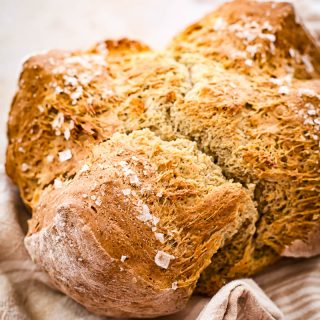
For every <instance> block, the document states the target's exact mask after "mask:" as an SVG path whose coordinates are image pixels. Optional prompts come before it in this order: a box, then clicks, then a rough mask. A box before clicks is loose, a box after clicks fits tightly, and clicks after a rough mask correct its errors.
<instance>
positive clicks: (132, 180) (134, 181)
mask: <svg viewBox="0 0 320 320" xmlns="http://www.w3.org/2000/svg"><path fill="white" fill-rule="evenodd" d="M130 184H132V185H136V186H139V185H140V180H139V178H138V177H137V176H136V175H134V176H131V177H130Z"/></svg>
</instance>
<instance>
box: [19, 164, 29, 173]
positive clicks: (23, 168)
mask: <svg viewBox="0 0 320 320" xmlns="http://www.w3.org/2000/svg"><path fill="white" fill-rule="evenodd" d="M29 168H30V167H29V165H28V164H26V163H23V164H22V165H21V171H22V172H26V171H28V170H29Z"/></svg>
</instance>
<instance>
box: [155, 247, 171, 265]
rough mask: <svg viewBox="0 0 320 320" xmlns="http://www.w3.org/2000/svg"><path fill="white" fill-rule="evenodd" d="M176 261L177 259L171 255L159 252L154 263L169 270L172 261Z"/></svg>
mask: <svg viewBox="0 0 320 320" xmlns="http://www.w3.org/2000/svg"><path fill="white" fill-rule="evenodd" d="M173 259H175V257H174V256H173V255H171V254H169V253H166V252H164V251H157V254H156V256H155V258H154V262H155V263H156V265H157V266H159V267H160V268H163V269H168V267H169V264H170V260H173Z"/></svg>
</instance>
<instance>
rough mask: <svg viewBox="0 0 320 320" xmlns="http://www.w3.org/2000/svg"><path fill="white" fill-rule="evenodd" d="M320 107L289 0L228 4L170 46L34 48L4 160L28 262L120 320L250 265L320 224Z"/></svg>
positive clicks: (173, 305)
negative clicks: (23, 224) (14, 188)
mask: <svg viewBox="0 0 320 320" xmlns="http://www.w3.org/2000/svg"><path fill="white" fill-rule="evenodd" d="M319 101H320V50H319V47H318V45H317V44H316V43H315V41H314V40H313V39H312V38H311V37H310V35H309V34H308V32H307V31H306V30H305V29H304V27H303V26H302V25H301V24H300V23H299V21H297V19H296V16H295V14H294V10H293V8H292V6H291V5H290V4H287V3H272V2H261V1H259V2H256V1H250V0H247V1H234V2H231V3H227V4H224V5H223V6H221V7H220V8H219V9H218V10H217V11H215V12H213V13H211V14H209V15H208V16H206V17H205V18H203V19H201V20H200V21H199V22H197V23H195V24H193V25H192V26H190V27H188V28H187V29H186V30H184V31H182V32H181V33H180V34H179V35H178V36H177V37H175V38H174V39H173V41H172V42H171V44H170V45H169V46H168V48H167V49H166V50H165V51H163V52H155V51H153V50H151V49H150V48H149V47H147V46H146V45H144V44H141V43H140V42H137V41H132V40H128V39H122V40H118V41H111V40H107V41H103V42H101V43H98V44H97V45H95V46H94V47H92V48H91V49H90V50H87V51H74V52H63V51H50V52H48V53H47V54H41V55H36V56H33V57H31V58H30V59H28V60H27V61H26V62H25V64H24V66H23V70H22V73H21V76H20V80H19V90H18V92H17V94H16V96H15V98H14V100H13V103H12V107H11V111H10V116H9V121H8V136H9V144H8V148H7V162H6V169H7V173H8V175H9V176H10V177H11V179H12V180H13V181H14V183H16V184H17V185H18V187H19V190H20V193H21V196H22V199H23V201H24V202H25V203H26V205H27V206H28V207H29V208H30V210H31V211H32V219H31V220H30V221H29V231H28V234H27V236H26V239H25V244H26V247H27V250H28V251H29V253H30V256H31V257H32V259H33V260H34V261H35V262H36V263H37V264H39V265H40V266H41V267H42V268H43V269H44V270H46V271H47V272H48V274H49V275H50V277H51V279H52V281H53V283H54V284H55V286H56V287H57V288H59V289H60V290H61V291H63V292H65V293H66V294H68V295H70V296H71V297H72V298H74V299H75V300H76V301H78V302H79V303H81V304H83V305H84V306H85V307H86V308H88V309H89V310H91V311H93V312H95V313H97V314H101V315H107V316H115V317H124V316H132V317H155V316H160V315H164V314H170V313H174V312H176V311H179V310H180V309H182V308H183V307H184V306H185V304H186V303H187V301H188V298H189V297H190V295H191V294H192V293H193V292H198V293H201V294H207V295H211V294H213V293H215V292H216V290H217V289H219V288H220V287H221V286H222V285H223V284H224V283H226V282H227V281H229V280H231V279H234V278H237V277H242V276H250V275H252V274H254V273H255V272H257V271H259V270H261V269H262V268H263V267H265V266H267V265H269V264H271V263H272V262H274V261H276V260H277V259H278V258H279V256H280V255H281V253H282V252H283V251H284V250H286V249H287V248H289V247H290V244H291V243H292V242H294V241H295V240H298V239H299V240H304V239H307V238H308V235H309V234H310V232H311V231H313V230H314V229H317V228H318V227H319V225H320V176H319V173H320V165H319V160H320V155H319V137H320V134H319V131H320V103H319Z"/></svg>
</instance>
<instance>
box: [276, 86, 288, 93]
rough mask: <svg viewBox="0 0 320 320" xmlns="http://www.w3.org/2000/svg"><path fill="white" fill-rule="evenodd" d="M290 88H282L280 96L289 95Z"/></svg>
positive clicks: (279, 91)
mask: <svg viewBox="0 0 320 320" xmlns="http://www.w3.org/2000/svg"><path fill="white" fill-rule="evenodd" d="M289 91H290V90H289V87H287V86H281V87H280V88H279V90H278V93H279V94H289Z"/></svg>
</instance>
